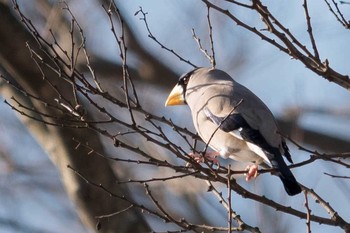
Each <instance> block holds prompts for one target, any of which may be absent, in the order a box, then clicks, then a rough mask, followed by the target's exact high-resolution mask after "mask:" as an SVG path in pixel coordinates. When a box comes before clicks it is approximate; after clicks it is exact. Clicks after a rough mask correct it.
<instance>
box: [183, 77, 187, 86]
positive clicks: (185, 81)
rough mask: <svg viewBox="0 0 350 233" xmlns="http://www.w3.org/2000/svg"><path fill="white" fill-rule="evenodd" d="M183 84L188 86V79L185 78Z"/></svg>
mask: <svg viewBox="0 0 350 233" xmlns="http://www.w3.org/2000/svg"><path fill="white" fill-rule="evenodd" d="M183 83H184V84H185V85H187V83H188V77H185V78H184V79H183Z"/></svg>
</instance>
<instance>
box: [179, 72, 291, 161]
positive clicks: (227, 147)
mask: <svg viewBox="0 0 350 233" xmlns="http://www.w3.org/2000/svg"><path fill="white" fill-rule="evenodd" d="M185 99H186V102H187V104H188V106H189V107H190V109H191V112H192V117H193V123H194V126H195V128H196V130H197V132H198V134H199V135H200V137H201V138H202V139H203V140H204V142H206V143H208V141H209V139H210V138H212V139H211V140H210V142H209V145H210V147H212V148H213V149H214V150H216V151H218V152H220V155H221V156H222V157H224V158H228V157H230V158H232V159H235V160H238V161H244V162H255V163H257V164H261V163H265V164H268V165H271V163H270V160H269V158H268V155H266V154H265V153H264V152H263V151H262V150H261V148H259V147H258V146H256V145H254V144H252V143H250V142H247V141H245V140H243V139H242V137H241V136H240V134H239V132H238V130H237V131H236V132H235V131H233V132H230V133H227V132H225V131H223V130H221V129H218V125H217V124H215V123H213V122H212V121H211V119H209V118H208V116H207V114H206V112H205V109H206V108H208V109H209V110H210V111H211V113H213V114H214V115H216V116H218V117H226V116H227V115H229V114H232V113H233V114H234V113H239V114H241V116H242V117H243V118H244V119H245V120H246V122H247V123H248V124H249V125H250V127H251V128H253V129H256V130H259V131H260V133H261V135H262V136H263V137H264V138H265V140H266V141H267V142H268V143H269V144H270V145H271V146H273V147H275V148H279V150H280V152H281V154H284V150H283V148H282V138H281V136H280V135H279V134H278V128H277V125H276V122H275V119H274V117H273V115H272V113H271V111H270V110H269V109H268V108H267V106H266V105H265V104H264V103H263V102H262V101H261V100H260V99H259V98H258V97H257V96H256V95H255V94H253V93H252V92H251V91H250V90H248V89H247V88H246V87H244V86H242V85H241V84H239V83H237V82H236V81H234V80H233V79H232V78H231V77H230V76H229V75H228V74H227V73H225V72H223V71H221V70H216V69H210V68H200V69H198V70H196V71H194V73H193V74H192V76H191V78H190V79H189V82H188V84H187V90H186V96H185ZM240 101H242V102H241V103H240ZM239 103H240V104H239ZM237 105H238V106H237ZM235 107H236V108H235ZM234 108H235V109H234ZM233 109H234V110H233ZM232 110H233V112H232ZM215 131H216V133H215V136H213V137H212V135H213V133H214V132H215Z"/></svg>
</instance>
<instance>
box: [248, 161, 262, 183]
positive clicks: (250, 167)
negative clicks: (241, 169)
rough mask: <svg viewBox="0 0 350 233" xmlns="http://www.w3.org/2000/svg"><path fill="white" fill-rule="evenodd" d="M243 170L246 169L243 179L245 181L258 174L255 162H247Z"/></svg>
mask: <svg viewBox="0 0 350 233" xmlns="http://www.w3.org/2000/svg"><path fill="white" fill-rule="evenodd" d="M245 170H246V171H247V173H245V175H246V177H245V180H246V181H247V182H248V181H250V180H251V179H252V178H254V179H255V178H256V177H257V176H258V175H259V173H258V166H257V165H256V164H249V165H248V166H247V167H246V169H245Z"/></svg>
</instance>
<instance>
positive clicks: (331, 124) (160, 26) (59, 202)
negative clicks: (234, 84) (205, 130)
mask: <svg viewBox="0 0 350 233" xmlns="http://www.w3.org/2000/svg"><path fill="white" fill-rule="evenodd" d="M1 2H2V3H1V4H2V8H3V9H4V10H7V11H8V12H10V13H11V14H13V15H16V12H15V11H14V9H13V7H12V2H11V1H6V0H2V1H1ZM66 2H67V4H68V5H69V7H70V9H71V11H72V13H73V14H74V16H75V18H76V20H77V21H78V22H79V24H80V26H81V27H82V28H83V30H84V35H85V36H86V47H87V49H88V51H89V53H90V55H91V58H92V66H93V67H94V69H95V70H96V73H97V74H98V75H99V76H101V77H103V80H104V81H103V82H104V84H105V86H106V88H107V89H108V91H110V92H113V91H115V90H117V89H118V85H117V82H115V79H114V78H113V77H114V76H115V74H114V73H117V69H118V67H119V66H120V64H121V61H120V59H119V53H120V52H119V51H118V45H117V43H116V41H115V39H114V38H113V34H112V33H111V31H110V24H109V19H108V16H107V14H106V12H105V11H104V10H103V8H102V6H101V5H102V4H104V5H105V6H108V2H109V1H91V0H85V1H81V0H75V1H66ZM116 2H117V6H118V8H119V9H120V12H121V15H122V16H123V17H124V19H125V24H126V25H127V27H128V30H130V35H129V38H127V44H128V43H129V44H128V48H129V50H128V52H129V53H128V65H129V66H130V67H131V68H132V70H133V71H134V72H135V73H134V74H135V76H137V77H139V78H140V79H141V80H142V83H143V84H139V85H138V84H136V87H137V88H138V89H137V91H138V94H139V98H140V101H141V103H142V105H143V107H144V108H145V109H146V110H147V111H150V112H154V113H156V114H157V115H160V116H166V117H167V118H171V119H172V120H173V121H174V122H175V123H176V124H178V125H181V126H185V127H187V128H189V129H191V130H192V131H193V126H192V121H191V120H189V119H191V117H190V112H189V110H188V109H187V107H186V106H180V107H173V108H169V109H168V108H167V109H166V108H165V107H164V101H165V99H166V96H167V94H168V93H169V91H170V89H171V87H172V86H173V85H174V84H175V83H176V81H177V77H178V76H180V75H181V74H182V73H184V72H187V71H189V70H191V69H192V67H191V66H189V65H188V64H186V63H185V62H182V61H180V60H179V59H178V58H177V57H175V56H174V55H173V54H171V53H169V52H167V51H166V50H165V49H162V48H161V47H160V46H159V45H158V44H157V43H155V42H154V41H153V40H151V39H150V38H149V37H148V32H147V29H146V27H145V24H144V22H143V21H142V20H140V18H141V17H142V15H141V14H137V15H135V13H136V12H137V11H138V10H139V9H140V7H142V9H143V10H144V11H145V12H147V13H148V14H147V22H148V25H149V27H150V29H151V32H152V33H153V35H154V36H155V37H156V38H157V40H159V41H160V42H161V43H163V44H164V45H166V46H167V47H168V48H170V49H173V50H174V51H176V53H178V54H180V55H181V56H182V57H184V58H185V59H188V60H189V61H191V62H192V63H194V64H196V65H197V66H210V63H209V62H208V60H207V59H206V58H205V56H203V54H202V53H201V52H200V51H199V49H198V46H197V44H196V42H195V40H194V39H193V38H192V32H191V30H192V28H193V29H195V31H196V34H197V36H198V37H200V38H201V41H202V43H203V45H204V46H205V47H206V48H207V49H209V48H210V43H209V36H208V24H207V21H206V17H207V8H206V6H205V4H204V3H202V2H201V1H196V0H177V1H173V0H162V1H141V0H128V1H116ZM18 3H19V6H20V7H21V10H22V11H23V13H24V14H25V15H26V16H27V17H28V18H30V19H31V20H32V22H33V24H34V25H35V26H36V27H37V29H38V31H39V32H40V33H41V34H42V35H43V37H44V38H49V37H50V36H49V33H48V29H52V30H53V31H54V32H55V34H56V35H58V38H59V39H60V42H61V43H62V44H63V45H65V44H66V45H69V43H70V41H69V39H67V40H66V39H65V37H64V35H66V34H67V29H69V23H70V19H69V15H68V14H66V13H64V12H63V11H62V3H59V1H45V0H34V1H24V0H23V1H18ZM222 4H223V5H225V4H224V3H222ZM265 4H266V5H268V6H269V10H270V11H271V12H273V13H274V14H275V17H276V18H277V19H278V20H280V22H281V23H283V24H284V26H285V27H287V28H289V29H290V31H291V32H292V33H293V34H294V35H295V36H296V37H297V39H299V40H300V41H301V42H303V43H304V44H305V45H306V46H307V47H311V46H310V42H309V38H308V36H309V35H308V33H307V26H306V23H305V16H304V10H303V8H302V2H301V1H293V2H291V1H287V0H281V1H279V2H278V3H276V2H272V1H266V2H265ZM308 4H309V10H310V16H311V22H312V26H313V32H314V35H315V39H316V43H317V46H318V49H319V53H320V56H321V60H325V59H328V61H329V64H330V66H331V67H332V68H333V69H335V70H336V71H338V72H339V73H342V74H349V73H350V66H349V58H348V56H349V52H350V45H349V41H350V38H349V37H350V34H349V30H346V29H344V27H343V26H342V25H341V24H340V23H339V22H337V20H336V19H335V17H334V15H333V14H332V13H331V12H330V11H329V8H328V7H327V5H326V3H325V2H314V1H310V2H308ZM227 7H229V9H230V11H232V12H233V13H234V14H235V15H237V16H239V17H240V18H241V19H243V20H244V22H246V23H248V24H252V25H256V27H257V28H258V29H263V28H264V25H263V24H262V23H261V22H260V20H259V17H258V16H256V14H253V12H250V13H249V11H247V10H246V9H244V8H239V7H231V6H229V5H228V4H227ZM340 7H341V9H343V13H344V16H345V17H347V16H348V18H350V13H349V12H350V5H347V4H343V5H340ZM211 16H212V17H211V20H212V25H213V36H214V47H215V52H216V61H217V68H219V69H222V70H225V71H226V72H228V73H229V74H230V75H231V76H232V77H234V78H235V79H236V80H237V81H238V82H240V83H241V84H243V85H245V86H246V87H248V88H249V89H250V90H252V91H253V92H254V93H255V94H256V95H257V96H259V97H260V98H261V99H262V100H263V101H264V102H265V103H266V104H267V105H268V106H269V108H270V109H271V110H272V112H273V113H274V115H275V116H276V118H277V119H278V122H279V124H280V125H281V128H282V131H283V133H284V134H286V135H289V136H291V137H292V138H293V139H294V140H296V141H297V142H298V143H300V144H301V145H302V146H303V147H305V148H308V149H310V150H317V151H319V152H321V153H323V152H324V153H337V152H349V151H350V103H349V102H350V101H349V100H350V98H349V97H350V96H349V92H348V90H345V89H344V88H342V87H340V86H338V85H336V84H334V83H332V82H329V81H327V80H325V79H323V78H322V77H320V76H318V75H317V74H315V73H313V72H312V71H310V70H308V69H306V68H305V67H304V65H303V64H302V63H301V62H299V61H297V60H293V59H291V58H290V57H288V56H287V55H286V54H284V53H282V52H281V51H279V50H278V49H276V48H275V47H273V46H271V45H270V44H267V43H266V42H265V41H263V40H261V39H260V38H258V37H257V36H255V35H253V34H252V33H250V32H248V31H246V30H244V29H243V28H241V27H238V26H237V25H236V24H234V23H233V22H232V21H229V20H228V19H227V17H224V16H223V15H222V14H218V13H216V12H212V14H211ZM1 17H3V15H2V14H0V27H5V25H3V24H4V23H5V21H3V20H1ZM16 17H17V19H18V16H16ZM7 26H8V25H7ZM259 27H260V28H259ZM8 33H11V31H9V32H8ZM13 37H14V41H13V43H16V40H15V37H16V35H13ZM0 39H1V35H0ZM6 46H8V45H6V44H4V43H0V47H6ZM2 59H5V60H6V57H5V58H4V57H2ZM79 62H81V64H84V62H85V61H79ZM0 67H1V70H0V71H1V73H2V72H3V71H4V70H6V64H5V63H4V62H3V60H2V63H1V64H0ZM81 67H82V68H81V69H84V67H83V65H81ZM119 72H120V71H119ZM145 84H147V85H145ZM4 85H6V83H5V82H3V81H2V82H1V83H0V86H2V87H4ZM0 90H1V88H0ZM0 93H2V92H0ZM0 98H1V103H0V112H1V115H0V116H1V117H0V232H1V233H2V232H4V233H5V232H9V233H12V232H67V233H70V232H71V233H73V232H92V230H91V229H88V228H86V226H84V225H83V224H82V222H81V220H80V219H79V217H78V215H77V213H76V211H75V207H74V206H75V204H73V203H72V201H71V200H70V199H69V198H68V196H67V194H66V192H65V189H64V185H63V184H62V182H61V175H60V172H59V171H58V170H57V169H56V167H55V165H54V163H52V161H51V160H50V159H49V157H48V156H47V150H45V147H43V146H42V145H40V143H38V141H37V140H36V138H34V137H33V136H31V133H30V131H28V129H27V127H26V126H25V125H23V119H19V118H18V114H16V113H15V112H14V111H13V110H11V108H10V107H9V106H8V105H7V104H5V103H4V100H5V99H8V97H5V96H3V95H2V97H0ZM47 137H50V135H47ZM130 140H136V141H137V139H132V138H131V139H130ZM174 140H179V139H176V138H174ZM179 142H180V140H179ZM103 144H104V146H105V148H106V150H107V151H109V152H110V153H112V154H113V153H114V150H115V149H114V148H113V147H112V146H111V145H109V144H110V141H108V140H106V141H104V142H103ZM289 147H290V149H291V153H292V156H293V160H294V162H295V163H297V162H301V161H304V160H306V159H308V158H309V156H310V154H309V153H307V152H304V151H302V150H298V148H297V147H296V146H295V145H293V144H291V143H289ZM184 148H186V147H184ZM158 153H159V156H165V155H164V154H162V153H163V152H162V151H158ZM164 153H165V152H164ZM126 157H127V156H126ZM170 159H172V160H176V158H170ZM228 162H230V163H232V164H234V165H235V166H236V165H237V166H238V168H240V166H241V165H239V164H235V163H234V162H232V161H223V164H225V163H228ZM345 162H347V163H348V164H349V162H348V160H347V161H346V160H345ZM126 167H128V166H126ZM241 167H243V166H241ZM119 168H120V167H118V166H117V165H116V167H115V172H116V173H117V174H119V175H122V178H125V179H126V178H128V175H129V177H134V178H139V177H143V176H144V174H145V173H146V174H147V175H148V176H149V177H156V176H157V177H158V176H160V177H161V176H166V174H167V173H166V171H164V173H162V172H163V171H162V169H159V170H152V169H145V170H144V171H142V172H140V171H138V170H137V169H133V170H127V171H125V170H118V169H119ZM124 169H125V168H124ZM121 171H123V172H121ZM325 172H326V173H330V174H333V175H340V176H350V172H349V169H347V168H346V167H345V166H338V165H336V164H334V163H330V162H326V161H321V160H319V161H316V162H314V163H311V164H309V165H306V166H302V167H299V168H297V169H293V173H294V174H295V176H296V178H297V180H298V181H299V182H300V183H302V184H304V185H305V186H308V187H310V188H312V189H314V190H315V191H316V192H317V193H319V194H321V196H322V197H323V198H324V199H325V200H327V201H329V202H330V204H331V205H332V207H333V208H334V209H335V210H336V211H337V212H338V213H339V214H340V215H341V216H342V217H343V218H345V220H346V221H350V208H348V206H349V205H348V204H349V203H350V198H349V195H348V193H349V192H350V184H349V182H350V179H337V178H332V177H330V176H327V175H325V174H324V173H325ZM243 180H244V179H243V178H242V179H240V183H241V184H242V185H243V186H244V187H246V188H247V189H248V190H250V191H252V192H256V193H260V194H261V193H263V194H264V195H265V196H268V197H269V198H271V199H273V200H275V201H277V202H279V203H282V204H283V205H286V206H292V207H294V208H296V209H299V210H302V211H304V212H305V208H304V206H303V203H304V201H305V200H304V197H303V195H299V196H296V197H293V198H290V197H288V196H287V195H286V194H284V193H283V192H281V190H282V191H283V189H282V188H281V185H280V183H279V181H278V179H277V178H275V177H272V176H269V175H263V176H260V177H259V178H258V179H257V180H256V181H254V182H252V183H248V184H245V183H244V182H243ZM191 182H193V185H188V183H187V182H181V179H179V180H176V181H171V182H168V183H165V184H155V185H154V187H153V188H154V189H155V190H158V191H157V192H158V194H157V195H159V196H160V197H159V198H160V199H161V200H162V201H163V202H164V203H166V206H167V207H168V208H171V209H172V211H173V212H174V213H176V214H177V215H178V216H181V215H183V216H186V217H187V218H189V219H192V220H193V221H195V222H196V221H198V223H202V221H204V222H206V223H208V224H209V223H211V224H213V225H216V226H220V225H221V226H222V225H223V226H225V225H226V213H225V210H223V209H222V208H221V209H220V208H219V207H217V203H218V200H217V199H215V198H214V197H213V196H210V195H209V194H208V193H207V192H206V189H207V187H206V186H205V184H203V183H201V181H198V180H196V179H193V180H192V181H191ZM169 184H170V185H169ZM158 186H159V187H158ZM189 186H190V187H189ZM160 187H162V188H163V189H160ZM136 190H137V191H131V192H133V196H134V197H135V198H136V199H137V195H136V194H135V193H137V192H142V188H141V189H140V188H136ZM184 202H185V203H191V210H193V211H192V214H193V213H201V214H200V215H201V216H200V218H201V219H196V217H195V216H189V215H190V213H189V212H188V209H186V206H185V205H184V204H180V205H178V203H184ZM232 202H233V209H234V210H235V211H237V213H239V214H240V215H241V216H242V217H243V218H244V219H245V220H246V222H247V223H249V224H251V225H253V226H258V227H259V228H260V230H261V231H262V232H302V231H305V221H304V220H300V219H299V218H297V217H294V216H289V215H286V214H282V213H280V212H277V211H275V210H273V209H271V208H269V207H266V206H264V205H261V204H258V203H255V202H253V201H251V200H248V199H243V198H242V197H240V196H238V195H236V194H233V201H232ZM310 202H311V203H310V207H311V209H312V213H313V214H316V215H320V216H324V217H327V213H326V211H325V210H324V209H322V208H321V207H320V206H319V205H317V204H316V203H314V202H313V201H311V200H310ZM105 214H108V213H105ZM203 219H204V220H203ZM276 219H278V222H277V221H276ZM111 221H113V218H112V219H111ZM147 221H148V223H149V224H150V225H151V227H152V228H153V230H154V231H156V232H158V231H165V229H169V228H167V226H165V224H164V223H159V221H157V220H156V219H154V218H147ZM170 229H172V228H170ZM312 230H313V231H314V232H343V230H342V229H340V228H336V227H330V226H326V225H320V224H317V223H312Z"/></svg>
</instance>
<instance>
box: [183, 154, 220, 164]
mask: <svg viewBox="0 0 350 233" xmlns="http://www.w3.org/2000/svg"><path fill="white" fill-rule="evenodd" d="M218 155H219V154H218V152H215V151H211V152H206V153H205V154H204V155H202V154H198V153H190V154H189V156H190V157H191V158H192V159H194V161H196V163H204V162H205V161H206V160H207V161H211V162H212V163H213V164H215V165H216V166H217V167H220V162H219V160H218V159H217V158H216V157H217V156H218ZM188 166H190V164H189V163H186V167H188Z"/></svg>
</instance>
